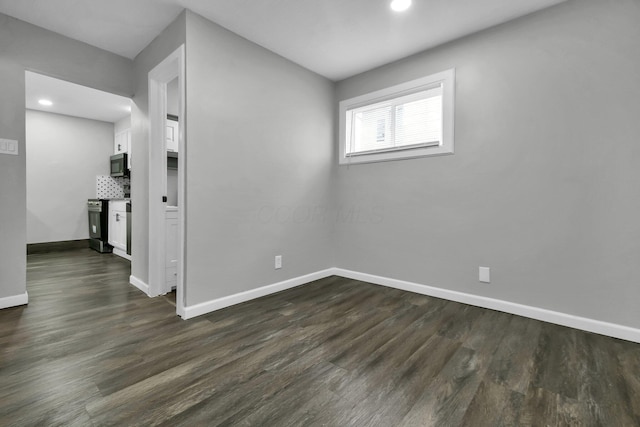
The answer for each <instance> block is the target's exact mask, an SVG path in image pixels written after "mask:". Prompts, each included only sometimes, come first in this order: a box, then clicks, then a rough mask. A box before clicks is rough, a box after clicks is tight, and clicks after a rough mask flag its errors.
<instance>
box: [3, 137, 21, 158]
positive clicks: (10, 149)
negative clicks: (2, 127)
mask: <svg viewBox="0 0 640 427" xmlns="http://www.w3.org/2000/svg"><path fill="white" fill-rule="evenodd" d="M0 154H11V155H14V156H17V155H18V141H16V140H15V139H2V138H0Z"/></svg>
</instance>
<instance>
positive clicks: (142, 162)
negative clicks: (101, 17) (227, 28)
mask: <svg viewBox="0 0 640 427" xmlns="http://www.w3.org/2000/svg"><path fill="white" fill-rule="evenodd" d="M185 25H186V20H185V13H182V14H180V16H178V17H177V18H176V19H175V21H174V22H173V23H171V25H169V26H168V27H167V28H166V29H165V30H164V31H163V32H162V33H161V34H160V35H159V36H158V37H156V38H155V39H154V40H153V41H152V42H151V43H150V44H149V46H147V47H146V48H145V49H144V50H143V51H142V52H140V54H139V55H138V56H137V57H136V59H135V60H134V74H135V83H134V86H135V97H134V98H133V105H132V107H131V146H132V147H131V150H132V154H131V203H132V205H131V206H132V208H131V210H132V212H131V214H132V216H133V217H132V221H133V222H132V229H133V235H132V242H131V246H132V248H131V256H132V259H131V275H133V276H135V277H136V278H137V279H140V280H141V281H143V282H144V283H148V281H149V227H148V224H149V83H148V75H149V71H151V70H152V69H153V68H154V67H155V66H156V65H158V64H159V63H160V62H162V60H163V59H165V58H166V57H167V56H169V55H170V54H171V53H172V52H173V51H174V50H176V49H177V48H178V47H180V45H182V44H184V43H185V38H186V30H185Z"/></svg>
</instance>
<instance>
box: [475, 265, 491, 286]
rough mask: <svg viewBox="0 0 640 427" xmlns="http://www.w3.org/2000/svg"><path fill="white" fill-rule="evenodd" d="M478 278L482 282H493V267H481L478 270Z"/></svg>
mask: <svg viewBox="0 0 640 427" xmlns="http://www.w3.org/2000/svg"><path fill="white" fill-rule="evenodd" d="M478 280H480V281H481V282H482V283H491V269H490V268H489V267H480V268H479V272H478Z"/></svg>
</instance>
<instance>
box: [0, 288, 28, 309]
mask: <svg viewBox="0 0 640 427" xmlns="http://www.w3.org/2000/svg"><path fill="white" fill-rule="evenodd" d="M25 304H29V294H28V293H27V292H25V293H24V294H20V295H12V296H10V297H4V298H0V310H1V309H3V308H10V307H17V306H19V305H25Z"/></svg>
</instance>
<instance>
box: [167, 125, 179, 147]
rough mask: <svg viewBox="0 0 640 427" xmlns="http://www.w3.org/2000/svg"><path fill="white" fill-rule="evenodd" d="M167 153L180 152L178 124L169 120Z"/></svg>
mask: <svg viewBox="0 0 640 427" xmlns="http://www.w3.org/2000/svg"><path fill="white" fill-rule="evenodd" d="M167 151H173V152H176V153H177V152H178V122H177V121H175V120H167Z"/></svg>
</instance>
